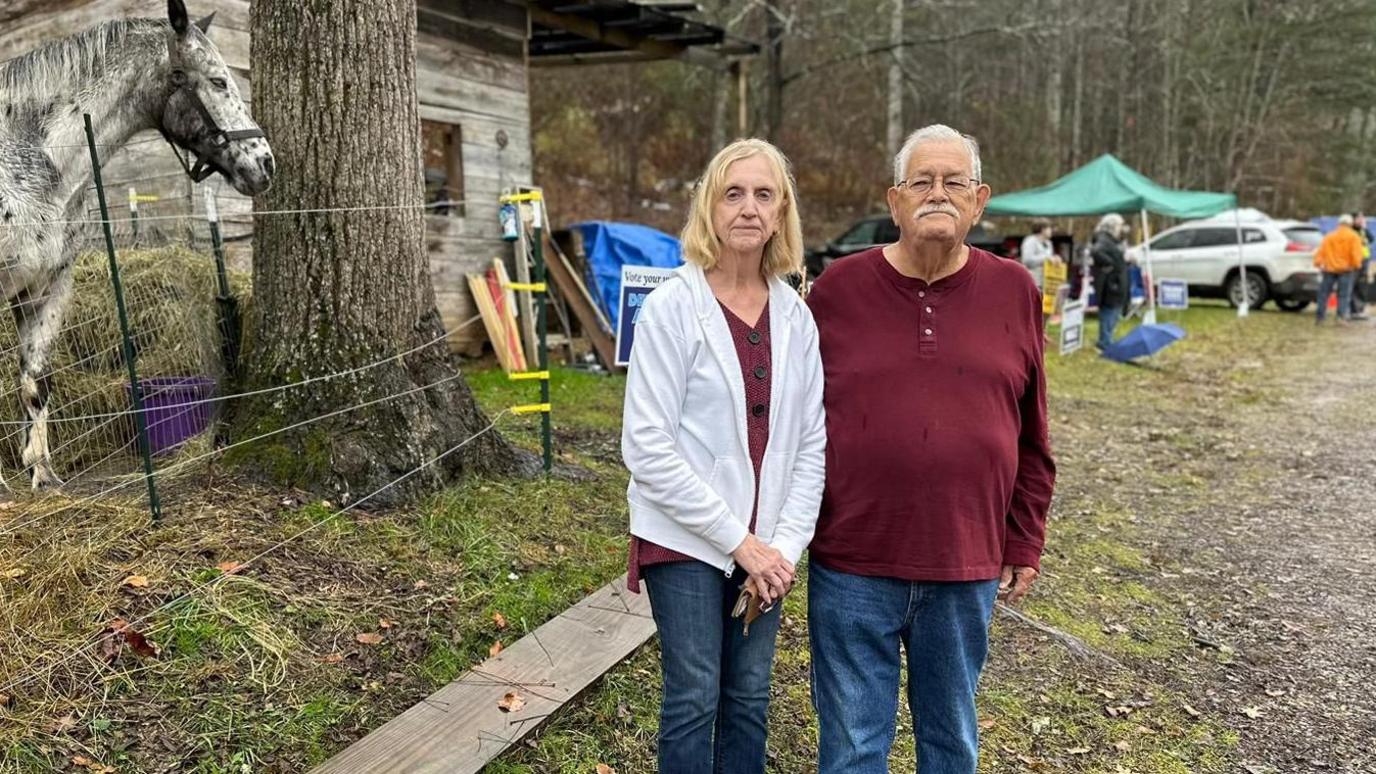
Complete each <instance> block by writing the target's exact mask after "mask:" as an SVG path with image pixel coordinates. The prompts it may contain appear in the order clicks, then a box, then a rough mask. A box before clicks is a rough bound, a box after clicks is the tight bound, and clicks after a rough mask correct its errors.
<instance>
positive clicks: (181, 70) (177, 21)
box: [158, 0, 274, 196]
mask: <svg viewBox="0 0 1376 774" xmlns="http://www.w3.org/2000/svg"><path fill="white" fill-rule="evenodd" d="M167 16H168V20H169V21H170V22H171V23H172V29H171V32H170V34H169V38H168V52H169V60H168V63H169V68H168V72H167V79H168V83H167V91H168V97H167V101H166V104H165V106H164V107H163V112H162V116H161V119H160V126H159V127H158V128H159V129H160V130H161V131H162V133H163V136H165V137H166V138H167V139H168V141H170V142H172V143H173V144H174V145H177V146H178V147H181V148H183V149H185V150H188V151H190V152H191V153H192V154H194V155H195V156H196V159H197V161H196V166H195V167H194V168H188V169H187V172H188V174H190V175H191V177H192V178H193V179H195V180H196V181H197V182H199V181H200V180H203V179H205V178H206V177H209V176H210V175H211V174H214V173H216V172H218V173H220V175H221V176H223V177H224V178H225V180H227V181H229V184H230V185H232V186H234V189H235V190H236V191H238V192H239V193H241V194H244V195H246V196H253V195H256V194H260V193H263V192H264V191H266V190H268V186H270V185H271V184H272V174H273V171H274V163H273V159H272V148H270V147H269V146H268V141H267V137H266V136H265V135H264V134H263V130H262V129H260V128H259V127H258V125H257V124H256V123H254V121H253V116H252V115H250V114H249V110H248V106H247V105H245V104H244V100H243V97H241V96H240V95H239V87H238V85H237V84H236V83H235V82H234V78H233V76H232V75H231V74H230V71H229V67H228V66H226V65H225V61H224V59H223V58H221V56H220V52H219V49H217V48H216V47H215V44H214V43H212V42H211V41H210V38H208V37H206V30H208V29H210V22H211V19H212V18H213V17H214V14H211V15H210V16H207V17H206V18H204V19H202V20H200V21H198V22H196V23H194V24H193V23H192V22H191V20H190V18H189V17H188V16H187V12H186V4H185V3H184V2H183V0H167Z"/></svg>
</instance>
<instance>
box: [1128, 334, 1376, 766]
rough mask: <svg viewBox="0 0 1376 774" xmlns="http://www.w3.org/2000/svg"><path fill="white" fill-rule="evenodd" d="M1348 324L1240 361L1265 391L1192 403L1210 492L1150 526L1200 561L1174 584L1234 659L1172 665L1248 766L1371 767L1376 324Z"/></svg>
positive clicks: (1182, 555) (1374, 762) (1375, 700)
mask: <svg viewBox="0 0 1376 774" xmlns="http://www.w3.org/2000/svg"><path fill="white" fill-rule="evenodd" d="M1354 327H1355V329H1354V330H1341V331H1331V330H1329V331H1319V332H1317V333H1321V334H1330V335H1322V336H1320V337H1318V339H1317V340H1315V339H1310V340H1308V341H1307V342H1304V343H1301V342H1295V343H1294V347H1293V349H1291V350H1290V351H1289V352H1288V353H1286V354H1282V355H1281V356H1279V357H1270V358H1268V359H1267V360H1266V361H1265V362H1264V364H1262V365H1261V367H1260V368H1257V365H1258V362H1259V361H1250V362H1249V361H1243V362H1241V363H1238V364H1236V365H1235V366H1234V368H1252V369H1256V370H1258V371H1260V375H1259V377H1258V378H1257V380H1256V382H1257V386H1258V388H1259V389H1260V390H1262V394H1263V395H1264V398H1263V399H1261V400H1258V401H1255V402H1250V403H1249V402H1245V401H1230V402H1228V403H1226V404H1223V405H1219V404H1207V403H1206V404H1199V405H1194V406H1189V405H1188V404H1184V403H1182V406H1181V409H1180V416H1179V419H1180V420H1181V424H1182V425H1183V424H1185V423H1188V424H1189V425H1192V426H1193V432H1194V433H1196V434H1197V435H1199V436H1200V440H1201V447H1202V451H1201V453H1200V454H1198V455H1197V456H1195V458H1194V459H1191V460H1188V461H1187V462H1186V463H1185V464H1186V465H1188V466H1190V467H1191V468H1194V469H1196V470H1195V473H1196V475H1199V476H1202V477H1205V478H1206V479H1207V480H1209V481H1210V482H1211V483H1210V486H1209V488H1210V489H1211V490H1213V491H1211V492H1209V496H1207V497H1203V498H1195V497H1193V496H1188V497H1179V496H1176V497H1173V498H1172V501H1173V504H1174V507H1175V508H1177V509H1178V512H1177V517H1176V518H1174V519H1172V520H1169V521H1167V522H1164V523H1163V524H1161V525H1155V528H1153V527H1152V526H1149V527H1148V529H1147V534H1149V535H1150V536H1151V539H1152V540H1153V541H1158V543H1159V546H1160V549H1159V550H1161V551H1162V552H1164V553H1167V554H1171V555H1174V556H1176V557H1178V561H1179V562H1180V563H1181V564H1182V565H1185V566H1190V565H1193V566H1194V567H1195V568H1197V569H1196V571H1195V572H1193V573H1190V574H1188V575H1181V577H1179V578H1174V579H1168V580H1171V581H1172V582H1173V583H1172V585H1173V586H1175V587H1176V590H1177V593H1179V594H1180V595H1181V596H1182V597H1187V596H1188V595H1195V596H1197V597H1198V598H1200V599H1205V598H1207V599H1210V600H1211V603H1210V604H1203V605H1201V606H1200V607H1199V609H1197V610H1195V611H1193V613H1192V615H1190V616H1189V623H1190V626H1191V629H1192V636H1193V637H1194V638H1195V640H1196V644H1197V645H1198V646H1199V647H1200V648H1201V649H1204V650H1216V651H1219V652H1222V653H1224V654H1228V655H1231V658H1230V659H1227V663H1220V662H1219V661H1218V660H1213V659H1192V660H1190V661H1187V662H1185V663H1183V664H1173V665H1170V666H1168V667H1165V668H1166V669H1167V671H1168V672H1171V673H1174V674H1173V676H1174V677H1176V678H1177V679H1179V680H1180V681H1181V682H1182V684H1185V685H1192V686H1194V687H1193V689H1192V690H1190V693H1191V695H1193V696H1194V697H1195V698H1196V701H1197V702H1198V703H1197V704H1196V705H1195V706H1196V707H1198V708H1199V709H1200V710H1205V708H1208V709H1209V710H1212V711H1213V712H1214V714H1215V715H1216V716H1217V717H1220V718H1223V719H1225V722H1226V724H1227V725H1228V726H1229V727H1231V728H1233V729H1235V730H1236V731H1237V733H1238V740H1239V741H1238V748H1237V758H1236V765H1237V766H1239V767H1241V769H1242V770H1246V771H1251V772H1300V771H1342V772H1352V773H1353V774H1356V773H1358V772H1373V771H1376V752H1374V751H1373V740H1376V694H1374V693H1373V690H1372V685H1371V680H1372V678H1373V677H1374V676H1376V640H1373V638H1372V632H1373V631H1376V605H1373V599H1374V598H1376V400H1374V399H1376V391H1373V385H1376V330H1373V329H1372V328H1371V327H1370V325H1369V324H1365V325H1361V326H1354ZM1113 453H1114V454H1125V455H1128V454H1131V453H1132V449H1131V448H1118V449H1116V450H1115V451H1114V452H1113ZM1150 458H1151V457H1150V456H1149V459H1150ZM1244 463H1245V464H1244ZM1119 492H1120V494H1121V495H1122V496H1124V497H1126V498H1129V500H1130V501H1138V500H1140V499H1141V498H1143V497H1152V496H1153V495H1152V494H1151V493H1150V492H1143V491H1141V489H1140V488H1138V487H1133V486H1131V485H1129V486H1125V487H1123V488H1121V489H1120V490H1119ZM1167 496H1169V495H1167ZM1161 526H1164V527H1165V528H1160V527H1161ZM1163 666H1165V665H1163ZM1249 709H1252V710H1253V711H1252V712H1248V710H1249ZM1251 715H1256V717H1251Z"/></svg>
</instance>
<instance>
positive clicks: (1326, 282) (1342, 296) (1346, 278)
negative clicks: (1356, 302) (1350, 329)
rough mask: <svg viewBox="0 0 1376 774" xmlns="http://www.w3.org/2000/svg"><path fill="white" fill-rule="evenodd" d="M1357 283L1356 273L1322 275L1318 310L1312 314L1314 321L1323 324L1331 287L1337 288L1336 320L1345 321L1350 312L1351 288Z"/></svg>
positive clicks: (1328, 273)
mask: <svg viewBox="0 0 1376 774" xmlns="http://www.w3.org/2000/svg"><path fill="white" fill-rule="evenodd" d="M1356 281H1357V272H1355V271H1345V272H1342V273H1341V274H1334V273H1333V272H1331V271H1326V272H1324V273H1323V277H1322V278H1321V279H1320V280H1319V308H1318V310H1317V311H1315V312H1314V319H1315V320H1317V321H1319V322H1323V318H1324V317H1326V316H1327V315H1328V296H1329V294H1331V293H1332V292H1333V286H1334V285H1336V286H1337V287H1338V309H1337V312H1338V319H1339V320H1346V319H1347V318H1348V317H1350V316H1351V314H1350V313H1351V310H1352V286H1353V284H1355V283H1356Z"/></svg>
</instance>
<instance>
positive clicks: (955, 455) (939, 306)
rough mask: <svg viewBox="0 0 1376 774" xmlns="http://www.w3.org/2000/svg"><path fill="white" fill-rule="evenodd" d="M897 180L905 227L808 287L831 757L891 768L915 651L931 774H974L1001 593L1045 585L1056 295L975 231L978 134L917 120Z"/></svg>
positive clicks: (827, 766)
mask: <svg viewBox="0 0 1376 774" xmlns="http://www.w3.org/2000/svg"><path fill="white" fill-rule="evenodd" d="M893 179H894V183H893V186H892V187H891V188H889V190H888V194H887V199H888V204H889V212H890V214H891V215H892V216H893V220H894V222H895V223H896V224H898V230H899V238H898V241H897V242H894V243H892V244H888V245H882V246H879V247H874V248H870V249H868V250H865V251H864V252H861V253H857V254H855V255H851V256H849V257H846V258H842V259H841V260H839V261H836V262H835V263H833V264H832V265H831V266H830V267H829V268H828V269H827V270H826V272H825V273H824V274H822V276H821V277H819V278H818V279H817V282H816V284H814V285H813V289H812V293H811V294H810V295H809V296H808V305H809V306H811V307H812V312H813V315H814V316H815V318H816V320H817V329H818V331H819V332H820V334H821V352H822V369H823V372H824V374H825V376H826V389H825V390H824V402H825V405H826V415H827V441H828V446H827V465H826V494H825V496H824V498H823V503H822V512H821V516H820V517H819V518H818V521H817V534H816V537H815V538H814V539H813V541H812V545H811V547H810V548H809V551H810V552H811V554H810V556H811V558H810V561H809V565H808V628H809V636H810V640H811V645H812V675H813V681H812V690H813V694H812V696H813V704H814V706H815V707H816V708H817V718H818V729H819V732H820V734H819V736H820V745H819V750H818V757H817V770H818V772H819V774H859V773H865V774H868V772H882V771H888V759H889V749H890V748H891V747H892V745H893V739H894V733H895V720H896V717H897V713H898V686H899V679H900V675H901V673H902V669H903V666H904V664H903V654H904V653H905V652H906V655H907V669H908V704H909V707H910V709H911V710H912V713H913V718H914V722H913V732H914V735H915V736H916V742H917V754H918V761H919V769H918V771H920V772H921V773H922V774H937V773H938V772H939V773H940V774H975V770H976V764H977V758H978V749H979V718H978V716H977V715H976V713H975V690H976V687H977V684H978V681H979V675H980V671H981V670H982V669H983V668H984V661H985V657H986V656H987V654H988V650H989V621H990V618H991V617H992V615H993V612H994V601H995V599H996V597H998V596H1000V595H1002V596H1004V597H1005V598H1006V599H1007V600H1008V601H1009V602H1010V603H1015V602H1017V601H1018V599H1020V598H1021V597H1022V596H1023V595H1024V594H1026V593H1027V591H1028V589H1029V587H1031V585H1032V582H1033V581H1034V580H1035V579H1036V577H1037V572H1038V565H1039V562H1040V557H1041V553H1042V546H1043V544H1044V542H1045V537H1046V515H1047V510H1048V509H1049V507H1050V504H1051V493H1052V488H1053V486H1054V484H1055V471H1056V468H1055V462H1054V460H1053V459H1052V456H1051V445H1050V440H1049V438H1048V435H1047V411H1046V372H1045V370H1044V363H1043V343H1042V313H1041V310H1042V301H1041V296H1040V295H1039V294H1038V293H1037V288H1036V286H1035V285H1034V284H1033V282H1032V280H1031V278H1030V277H1028V276H1027V271H1026V270H1024V269H1023V268H1022V267H1020V266H1018V265H1016V264H1014V263H1013V262H1011V261H1006V260H1002V259H1000V258H998V257H996V256H995V255H993V254H992V253H989V252H986V251H984V250H980V249H978V248H975V247H971V246H970V245H968V244H967V243H966V241H965V240H966V238H967V237H968V236H969V233H970V228H971V226H972V225H973V224H974V223H975V222H976V221H977V220H978V218H979V215H980V212H981V211H982V210H983V209H984V205H985V202H987V201H988V199H989V186H987V185H984V184H983V183H981V182H980V161H979V146H978V145H977V144H976V143H975V141H974V139H973V138H971V137H968V136H966V135H962V134H960V133H959V132H957V131H955V130H954V129H952V128H950V127H948V126H942V125H934V126H928V127H926V128H923V129H919V130H918V131H916V132H914V133H913V134H912V135H911V136H909V137H908V139H907V141H906V142H905V143H904V144H903V148H902V150H900V151H899V152H898V155H897V157H896V158H895V159H894V177H893ZM656 292H657V291H656ZM637 346H639V345H637Z"/></svg>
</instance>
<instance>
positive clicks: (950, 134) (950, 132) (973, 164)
mask: <svg viewBox="0 0 1376 774" xmlns="http://www.w3.org/2000/svg"><path fill="white" fill-rule="evenodd" d="M952 140H955V141H958V142H963V143H965V149H966V150H967V151H969V152H970V169H971V174H970V176H971V177H972V178H974V179H975V180H980V179H981V177H980V172H981V167H980V163H979V143H978V142H976V141H975V138H974V137H971V136H970V135H968V134H961V133H960V132H957V131H956V130H954V129H952V128H951V127H949V126H947V125H945V124H931V125H930V126H924V127H922V128H921V129H918V130H917V131H916V132H913V133H912V134H910V135H908V139H907V140H906V141H905V142H904V143H903V147H902V148H901V149H900V150H899V151H898V155H897V156H894V157H893V183H894V185H898V184H899V183H900V182H902V180H903V176H904V175H905V174H907V171H908V159H910V158H912V155H913V151H915V150H917V146H919V145H921V144H922V143H924V142H951V141H952Z"/></svg>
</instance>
